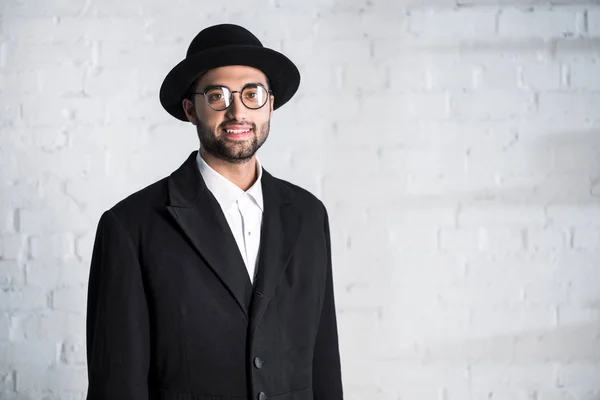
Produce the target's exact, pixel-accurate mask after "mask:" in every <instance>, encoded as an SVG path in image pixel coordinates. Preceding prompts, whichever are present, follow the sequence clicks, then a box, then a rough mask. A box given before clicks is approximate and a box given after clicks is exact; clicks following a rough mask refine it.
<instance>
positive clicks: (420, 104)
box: [349, 93, 449, 120]
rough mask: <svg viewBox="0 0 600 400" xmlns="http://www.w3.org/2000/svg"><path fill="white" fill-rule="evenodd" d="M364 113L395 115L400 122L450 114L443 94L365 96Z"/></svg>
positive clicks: (443, 116) (435, 117) (363, 102)
mask: <svg viewBox="0 0 600 400" xmlns="http://www.w3.org/2000/svg"><path fill="white" fill-rule="evenodd" d="M362 112H363V113H365V114H366V115H377V114H381V115H393V116H394V117H395V118H396V119H400V120H402V119H417V120H419V119H441V118H445V117H447V116H448V114H449V108H448V96H447V95H446V94H443V93H411V94H379V95H365V96H364V98H363V99H362ZM349 115H355V114H349Z"/></svg>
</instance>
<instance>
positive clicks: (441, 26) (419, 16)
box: [408, 8, 496, 41]
mask: <svg viewBox="0 0 600 400" xmlns="http://www.w3.org/2000/svg"><path fill="white" fill-rule="evenodd" d="M495 19H496V13H495V11H494V10H493V9H477V8H472V9H469V8H462V9H461V8H457V9H452V10H435V9H428V10H427V9H426V10H411V11H410V13H409V15H408V31H409V32H410V33H412V34H414V35H417V36H419V37H421V38H427V39H430V40H443V41H457V40H460V39H464V38H472V37H493V36H494V34H495V26H496V23H495Z"/></svg>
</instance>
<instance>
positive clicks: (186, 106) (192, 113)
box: [181, 99, 198, 125]
mask: <svg viewBox="0 0 600 400" xmlns="http://www.w3.org/2000/svg"><path fill="white" fill-rule="evenodd" d="M181 106H182V107H183V111H184V112H185V116H186V117H187V119H188V121H190V122H191V123H192V124H193V125H197V124H198V116H197V115H196V108H195V107H194V103H192V101H191V100H190V99H183V101H182V102H181Z"/></svg>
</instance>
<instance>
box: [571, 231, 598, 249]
mask: <svg viewBox="0 0 600 400" xmlns="http://www.w3.org/2000/svg"><path fill="white" fill-rule="evenodd" d="M573 247H574V248H575V249H577V250H594V251H596V250H600V227H577V228H575V232H574V235H573Z"/></svg>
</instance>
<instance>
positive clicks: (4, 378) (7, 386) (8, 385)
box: [0, 371, 15, 393]
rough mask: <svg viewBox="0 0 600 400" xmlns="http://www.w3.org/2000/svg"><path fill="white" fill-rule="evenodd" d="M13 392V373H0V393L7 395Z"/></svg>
mask: <svg viewBox="0 0 600 400" xmlns="http://www.w3.org/2000/svg"><path fill="white" fill-rule="evenodd" d="M14 390H15V373H14V371H2V372H0V393H9V392H12V391H14Z"/></svg>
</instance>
